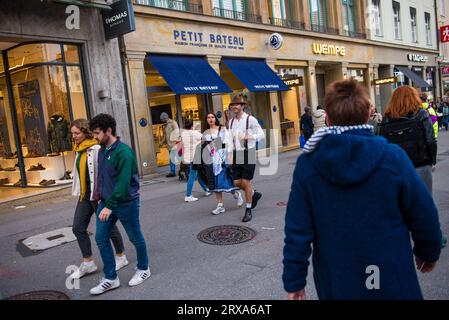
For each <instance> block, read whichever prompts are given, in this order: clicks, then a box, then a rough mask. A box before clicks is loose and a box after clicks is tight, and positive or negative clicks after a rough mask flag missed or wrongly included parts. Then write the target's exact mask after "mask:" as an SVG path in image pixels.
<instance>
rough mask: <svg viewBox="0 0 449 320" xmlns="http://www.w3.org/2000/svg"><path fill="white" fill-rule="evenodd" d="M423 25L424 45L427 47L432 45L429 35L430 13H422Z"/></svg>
mask: <svg viewBox="0 0 449 320" xmlns="http://www.w3.org/2000/svg"><path fill="white" fill-rule="evenodd" d="M424 24H425V26H426V43H427V45H428V46H430V45H432V33H431V31H430V30H431V25H430V24H431V22H430V13H428V12H425V13H424Z"/></svg>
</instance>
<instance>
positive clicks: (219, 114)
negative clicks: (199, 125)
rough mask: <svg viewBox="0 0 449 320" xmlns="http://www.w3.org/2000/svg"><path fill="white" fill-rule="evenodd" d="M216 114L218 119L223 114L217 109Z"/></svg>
mask: <svg viewBox="0 0 449 320" xmlns="http://www.w3.org/2000/svg"><path fill="white" fill-rule="evenodd" d="M216 116H217V118H218V119H221V117H222V116H223V114H222V113H221V111H218V112H217V114H216Z"/></svg>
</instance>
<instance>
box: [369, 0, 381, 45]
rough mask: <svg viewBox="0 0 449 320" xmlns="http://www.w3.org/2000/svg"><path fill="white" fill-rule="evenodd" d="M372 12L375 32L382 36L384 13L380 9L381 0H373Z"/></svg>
mask: <svg viewBox="0 0 449 320" xmlns="http://www.w3.org/2000/svg"><path fill="white" fill-rule="evenodd" d="M371 14H372V19H373V23H372V25H373V27H374V34H375V35H376V36H382V15H381V9H380V0H372V3H371Z"/></svg>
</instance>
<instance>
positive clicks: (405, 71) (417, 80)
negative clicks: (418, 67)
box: [395, 67, 433, 91]
mask: <svg viewBox="0 0 449 320" xmlns="http://www.w3.org/2000/svg"><path fill="white" fill-rule="evenodd" d="M395 68H396V69H398V70H399V71H400V72H402V73H403V74H404V75H405V76H406V77H407V78H409V79H410V80H412V82H413V83H414V84H416V85H417V86H418V87H420V88H421V90H422V91H431V90H432V89H433V87H432V86H431V85H430V84H428V83H427V82H426V81H424V79H423V78H421V77H420V76H418V75H417V74H416V73H415V72H414V71H412V70H410V69H409V68H407V67H395Z"/></svg>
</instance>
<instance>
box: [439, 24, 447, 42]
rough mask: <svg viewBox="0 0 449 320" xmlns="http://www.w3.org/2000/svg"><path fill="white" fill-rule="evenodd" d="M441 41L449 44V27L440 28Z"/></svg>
mask: <svg viewBox="0 0 449 320" xmlns="http://www.w3.org/2000/svg"><path fill="white" fill-rule="evenodd" d="M440 41H441V42H449V25H447V26H442V27H440Z"/></svg>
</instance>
